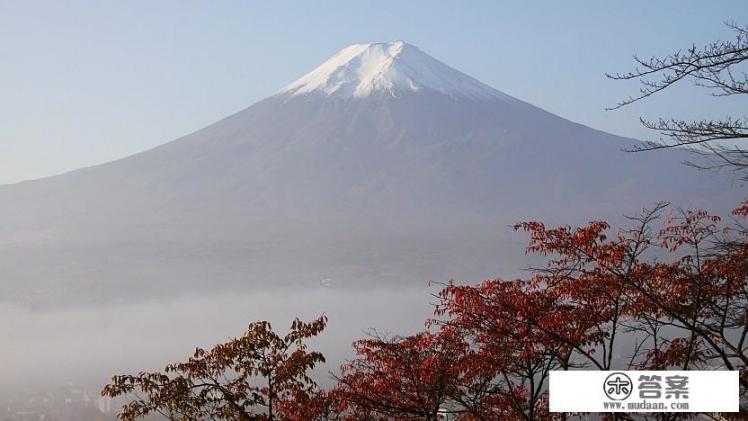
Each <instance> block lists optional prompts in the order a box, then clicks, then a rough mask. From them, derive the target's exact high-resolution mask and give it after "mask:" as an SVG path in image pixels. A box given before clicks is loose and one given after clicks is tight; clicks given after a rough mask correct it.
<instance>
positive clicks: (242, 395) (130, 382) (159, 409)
mask: <svg viewBox="0 0 748 421" xmlns="http://www.w3.org/2000/svg"><path fill="white" fill-rule="evenodd" d="M326 323H327V318H326V317H324V316H322V317H320V318H318V319H316V320H313V321H311V322H309V323H305V322H302V321H300V320H298V319H296V320H294V321H293V323H292V324H291V329H290V331H289V333H288V334H287V335H285V336H279V335H278V334H277V333H275V332H274V331H273V330H272V327H271V326H270V323H268V322H256V323H252V324H250V325H249V327H248V329H247V331H246V332H245V333H244V335H242V336H241V337H239V338H236V339H232V340H230V341H228V342H226V343H223V344H219V345H216V346H215V347H213V348H212V349H210V350H207V351H206V350H204V349H200V348H198V349H196V350H195V352H194V354H193V355H192V357H190V358H189V359H188V360H187V361H186V362H180V363H174V364H170V365H168V366H166V368H165V369H164V371H163V372H153V373H146V372H141V373H139V374H137V375H119V376H115V377H113V378H112V383H111V384H109V385H107V386H105V387H104V390H103V391H102V395H104V396H110V397H116V396H133V397H134V399H133V400H132V401H131V402H129V403H127V404H126V405H124V407H123V408H122V411H121V412H120V413H119V415H118V417H119V419H121V420H123V421H130V420H137V419H141V418H143V417H145V416H148V415H149V414H160V415H162V416H164V417H165V418H167V419H169V420H175V421H176V420H179V421H203V420H244V421H249V420H268V421H272V420H274V419H294V416H293V414H289V415H287V414H284V413H283V411H284V410H288V411H293V410H298V408H296V407H294V406H293V405H289V404H288V402H291V401H292V402H296V403H302V402H305V403H306V404H308V405H309V406H310V407H311V403H313V402H318V398H319V396H318V391H317V388H316V384H315V382H314V381H313V380H312V379H311V378H310V377H309V370H311V369H312V368H314V367H315V366H316V365H317V364H319V363H323V362H324V361H325V358H324V356H323V355H322V354H321V353H319V352H316V351H308V349H307V345H306V343H305V341H306V340H307V339H309V338H312V337H315V336H317V335H318V334H319V333H320V332H322V330H323V329H324V328H325V325H326ZM305 419H306V418H305Z"/></svg>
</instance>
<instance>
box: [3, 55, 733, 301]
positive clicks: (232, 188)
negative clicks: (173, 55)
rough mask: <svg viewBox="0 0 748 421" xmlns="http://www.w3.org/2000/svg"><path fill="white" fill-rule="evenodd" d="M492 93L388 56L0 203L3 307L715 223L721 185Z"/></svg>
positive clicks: (422, 264) (444, 71)
mask: <svg viewBox="0 0 748 421" xmlns="http://www.w3.org/2000/svg"><path fill="white" fill-rule="evenodd" d="M636 143H637V141H635V140H632V139H625V138H621V137H617V136H614V135H611V134H607V133H604V132H601V131H598V130H594V129H591V128H589V127H585V126H583V125H580V124H576V123H573V122H570V121H568V120H565V119H563V118H561V117H559V116H556V115H553V114H551V113H549V112H546V111H544V110H542V109H540V108H538V107H536V106H533V105H531V104H528V103H526V102H523V101H521V100H519V99H516V98H513V97H511V96H509V95H507V94H504V93H502V92H500V91H498V90H496V89H494V88H492V87H490V86H488V85H486V84H484V83H481V82H479V81H478V80H476V79H473V78H471V77H469V76H467V75H465V74H463V73H461V72H459V71H458V70H455V69H453V68H451V67H449V66H447V65H445V64H444V63H442V62H440V61H438V60H437V59H435V58H433V57H431V56H429V55H428V54H426V53H425V52H423V51H421V50H420V49H418V48H417V47H415V46H412V45H410V44H407V43H404V42H401V41H396V42H391V43H378V44H358V45H352V46H350V47H347V48H344V49H343V50H341V51H340V52H339V53H337V54H336V55H335V56H333V57H332V58H330V59H329V60H328V61H326V62H324V63H322V64H321V65H320V66H319V67H317V68H316V69H314V70H312V71H311V72H310V73H308V74H306V75H305V76H302V77H301V78H299V79H298V80H296V81H295V82H293V83H291V84H290V85H288V86H287V87H285V88H283V89H281V90H280V91H279V92H278V93H277V94H275V95H273V96H270V97H268V98H266V99H263V100H261V101H259V102H257V103H256V104H254V105H252V106H250V107H249V108H246V109H244V110H242V111H239V112H238V113H236V114H234V115H231V116H229V117H227V118H225V119H223V120H220V121H218V122H216V123H214V124H212V125H210V126H208V127H205V128H203V129H201V130H199V131H197V132H195V133H192V134H189V135H187V136H184V137H182V138H180V139H177V140H174V141H172V142H169V143H166V144H164V145H162V146H159V147H157V148H155V149H152V150H148V151H145V152H142V153H139V154H136V155H133V156H130V157H127V158H124V159H121V160H118V161H114V162H109V163H105V164H102V165H98V166H95V167H90V168H84V169H80V170H77V171H73V172H70V173H67V174H63V175H59V176H54V177H49V178H44V179H39V180H34V181H28V182H23V183H19V184H14V185H6V186H0V205H1V206H0V220H2V221H3V222H2V224H0V279H2V280H3V282H2V286H3V289H4V294H3V295H2V296H3V297H4V299H8V300H10V299H13V300H16V301H22V302H28V303H40V302H50V301H54V302H59V301H65V300H67V301H94V300H114V299H126V298H127V297H133V296H139V295H143V294H145V295H149V296H151V295H158V294H173V293H175V292H181V291H203V290H211V289H214V288H219V287H220V288H270V287H272V286H279V285H309V286H319V282H320V281H319V280H320V279H325V280H329V279H332V281H330V282H327V283H326V284H324V286H325V287H329V285H333V286H334V287H341V288H343V287H352V286H360V285H364V284H366V285H401V284H407V283H411V284H412V283H414V282H415V283H422V282H424V281H425V280H428V279H435V280H447V279H450V278H452V277H454V278H458V279H481V278H485V277H489V276H495V275H501V274H507V273H513V272H514V271H516V270H517V269H518V268H519V267H521V266H522V263H521V262H522V257H521V256H522V251H523V249H522V247H523V242H524V239H523V237H522V236H517V235H516V234H513V233H511V230H509V229H507V226H508V225H509V224H512V223H513V222H516V221H519V220H527V219H537V218H540V219H544V220H546V221H550V222H551V223H567V222H568V223H579V222H585V221H587V220H590V219H598V218H608V219H616V218H619V217H620V215H621V214H623V213H629V214H630V213H635V212H637V210H638V209H640V208H641V207H642V206H650V205H652V204H653V203H655V202H657V201H670V202H673V203H674V204H677V205H679V206H683V207H706V208H710V209H715V210H718V211H723V210H725V209H729V208H730V207H731V206H733V205H735V204H736V203H737V202H738V200H739V199H740V192H739V191H738V189H737V188H735V187H733V186H731V183H730V181H729V179H728V178H726V177H723V176H721V175H719V174H716V175H715V174H707V173H702V172H698V171H696V170H694V169H692V168H689V167H686V166H684V165H682V164H681V162H682V161H683V159H684V157H685V152H682V151H678V150H671V151H666V152H651V153H638V154H631V153H625V152H622V150H623V149H627V148H630V147H632V146H634V145H636Z"/></svg>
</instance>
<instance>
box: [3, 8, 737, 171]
mask: <svg viewBox="0 0 748 421" xmlns="http://www.w3.org/2000/svg"><path fill="white" fill-rule="evenodd" d="M723 21H736V22H738V23H748V2H745V1H742V0H737V1H714V2H703V1H702V2H696V1H691V2H686V1H677V2H676V1H672V2H666V1H658V2H651V1H632V0H629V1H625V2H607V1H606V2H600V1H586V2H583V1H569V2H555V1H554V2H551V1H546V2H540V1H537V2H525V1H515V2H498V1H486V2H478V1H471V2H426V1H407V2H403V1H384V0H380V1H377V2H363V1H361V2H357V1H350V0H349V1H325V2H293V3H292V2H268V1H263V2H250V1H200V2H198V1H185V0H174V1H167V0H160V1H152V0H143V1H93V0H91V1H87V2H84V1H65V2H59V1H44V2H43V1H28V0H19V1H11V0H0V57H2V61H1V62H0V183H10V182H15V181H19V180H23V179H29V178H38V177H42V176H46V175H52V174H56V173H60V172H63V171H67V170H70V169H75V168H78V167H82V166H87V165H92V164H96V163H101V162H104V161H108V160H112V159H116V158H119V157H123V156H126V155H129V154H131V153H134V152H138V151H141V150H145V149H148V148H150V147H153V146H156V145H158V144H161V143H164V142H167V141H169V140H172V139H174V138H177V137H179V136H181V135H184V134H187V133H189V132H191V131H193V130H195V129H198V128H200V127H202V126H204V125H206V124H209V123H211V122H213V121H215V120H217V119H219V118H221V117H224V116H226V115H228V114H230V113H232V112H235V111H238V110H239V109H242V108H244V107H246V106H249V105H251V104H252V103H253V102H255V101H257V100H259V99H261V98H263V97H265V96H267V95H270V94H272V93H274V92H275V91H277V90H278V89H280V88H281V87H283V86H284V85H286V84H288V83H289V82H291V81H292V80H294V79H296V78H297V77H299V76H301V75H302V74H304V73H306V72H308V71H309V70H311V69H312V68H313V67H315V66H316V65H317V64H319V63H320V62H321V61H323V60H325V59H327V58H328V57H329V56H331V55H332V54H334V53H335V52H336V51H337V50H339V49H340V48H342V47H344V46H346V45H348V44H351V43H361V42H378V41H390V40H394V39H403V40H405V41H407V42H410V43H412V44H415V45H417V46H419V47H420V48H421V49H423V50H425V51H426V52H428V53H430V54H432V55H433V56H435V57H436V58H438V59H440V60H442V61H444V62H446V63H447V64H449V65H451V66H453V67H456V68H458V69H460V70H462V71H464V72H466V73H468V74H470V75H472V76H474V77H476V78H478V79H480V80H482V81H483V82H486V83H488V84H490V85H492V86H494V87H496V88H498V89H499V90H502V91H504V92H506V93H508V94H510V95H514V96H516V97H518V98H520V99H523V100H526V101H528V102H531V103H533V104H535V105H538V106H540V107H542V108H545V109H547V110H549V111H551V112H554V113H556V114H559V115H561V116H563V117H566V118H569V119H571V120H574V121H577V122H580V123H583V124H587V125H589V126H592V127H595V128H599V129H602V130H605V131H609V132H613V133H616V134H622V135H627V136H632V137H643V136H645V135H647V132H646V131H645V130H643V129H642V128H641V127H640V126H639V123H638V117H639V116H640V115H644V116H650V117H655V116H660V115H666V116H677V117H685V118H691V117H696V116H721V115H725V114H739V113H736V112H735V110H742V109H744V107H743V106H742V104H741V103H740V101H739V99H737V98H736V99H728V100H724V99H720V100H715V99H713V98H709V97H708V96H706V95H705V94H704V93H703V92H701V91H698V90H693V89H682V90H678V91H672V92H668V93H666V94H664V95H661V96H659V97H657V98H654V99H653V100H651V101H648V102H646V103H644V104H641V105H637V106H634V107H631V108H628V109H626V110H622V111H617V112H606V111H604V110H603V108H604V107H605V106H607V105H611V104H613V103H615V102H616V100H618V99H621V98H623V97H624V96H626V95H627V94H629V93H634V92H635V91H636V89H637V88H636V86H635V85H632V84H626V83H622V82H614V81H610V80H607V79H606V78H605V76H604V73H605V72H606V71H608V72H610V71H626V70H629V69H631V68H632V66H633V64H632V61H631V56H632V54H634V53H639V54H641V55H643V56H649V55H652V54H663V53H668V52H671V51H673V50H675V49H678V48H686V47H688V46H689V45H690V44H691V43H696V44H702V43H704V42H706V41H711V40H715V39H718V38H731V37H732V34H731V33H730V32H729V30H728V29H727V28H725V27H724V26H723V25H722V22H723Z"/></svg>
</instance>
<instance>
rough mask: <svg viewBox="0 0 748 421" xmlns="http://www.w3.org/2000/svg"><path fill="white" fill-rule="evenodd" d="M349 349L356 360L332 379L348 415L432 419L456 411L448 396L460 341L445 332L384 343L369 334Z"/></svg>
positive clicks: (461, 347) (462, 346) (457, 366)
mask: <svg viewBox="0 0 748 421" xmlns="http://www.w3.org/2000/svg"><path fill="white" fill-rule="evenodd" d="M353 346H354V349H355V352H356V356H357V358H355V359H354V360H352V361H351V362H349V363H348V364H346V365H344V366H343V367H342V368H341V375H340V377H339V378H338V383H339V386H338V389H339V392H340V396H341V397H342V399H344V400H345V402H346V404H347V407H348V410H349V412H350V414H351V415H356V416H357V418H358V417H361V418H363V419H388V420H403V419H423V420H429V421H436V420H438V419H439V417H440V416H441V415H444V414H453V413H455V412H458V410H457V409H456V408H454V407H453V406H452V405H451V400H450V398H451V397H452V396H453V395H454V393H455V392H454V388H455V384H456V382H455V380H456V379H457V377H458V375H459V371H460V369H461V368H460V360H461V357H462V355H463V353H464V352H465V344H464V343H463V341H462V340H461V338H459V337H457V336H454V335H450V334H449V332H446V331H444V332H441V333H440V334H433V333H428V332H422V333H418V334H416V335H412V336H407V337H396V338H389V339H388V338H382V337H379V336H374V337H371V338H368V339H362V340H359V341H357V342H355V343H354V345H353ZM361 418H358V419H361Z"/></svg>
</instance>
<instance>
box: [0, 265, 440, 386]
mask: <svg viewBox="0 0 748 421" xmlns="http://www.w3.org/2000/svg"><path fill="white" fill-rule="evenodd" d="M325 284H329V286H328V285H325ZM436 291H437V289H436V288H435V287H428V286H427V285H426V284H424V285H423V286H422V287H409V288H397V289H384V288H382V289H366V290H359V291H353V290H337V289H336V288H335V286H334V280H324V281H321V282H320V286H319V287H318V288H309V289H275V290H265V291H257V292H253V293H215V294H206V295H183V296H180V297H177V298H172V299H163V298H159V299H151V300H145V301H142V302H138V303H129V304H128V303H124V304H114V305H106V306H98V307H97V306H90V307H85V308H63V309H50V310H39V309H30V308H28V307H19V306H16V305H13V304H2V305H0V317H2V319H3V321H4V322H3V323H0V337H2V338H4V341H3V358H2V359H0V372H2V373H3V375H2V376H0V392H2V393H4V394H6V393H8V392H21V391H22V390H28V392H31V393H32V394H34V393H33V392H34V391H35V390H39V391H46V390H51V389H56V388H57V387H58V385H64V384H71V383H75V384H78V385H81V387H82V388H88V389H89V390H90V391H91V392H98V388H100V387H101V386H102V385H104V384H105V383H106V381H107V380H108V379H109V378H110V377H111V375H112V374H115V373H137V372H138V371H139V370H153V369H161V368H163V366H165V365H166V364H167V363H170V362H175V361H181V360H183V359H185V358H186V357H187V356H188V355H189V354H190V353H191V352H192V351H193V350H194V348H195V347H196V346H201V347H210V346H212V345H214V344H216V343H219V342H223V341H225V340H226V339H228V338H230V337H235V336H238V335H240V334H242V333H243V331H244V329H245V328H246V326H247V324H248V323H250V322H252V321H257V320H268V321H270V322H271V323H272V324H273V327H274V328H275V329H276V330H277V331H279V332H285V331H286V330H287V328H288V325H289V324H290V322H291V320H292V319H293V318H294V317H297V316H298V317H300V318H302V319H306V320H309V319H312V318H314V317H317V316H319V315H320V314H323V313H324V314H326V315H327V316H328V317H329V324H328V328H327V329H326V331H325V332H323V334H322V335H321V336H320V337H319V340H317V341H315V342H314V344H313V346H314V347H315V348H316V349H319V350H321V351H323V352H324V354H325V356H326V357H327V358H328V364H327V365H326V367H323V368H322V369H321V370H319V372H318V376H319V378H320V382H321V383H324V382H326V381H327V380H328V379H329V375H328V374H327V372H328V371H332V370H335V369H336V368H337V367H338V366H339V365H340V363H341V362H343V361H344V360H345V359H346V358H349V357H350V356H351V355H352V354H351V347H350V343H351V342H352V341H353V340H355V339H357V338H360V337H362V336H363V335H364V334H365V332H364V331H365V330H366V329H369V328H376V329H377V330H379V331H380V332H385V333H393V334H407V333H412V332H414V331H416V330H418V329H421V328H423V323H424V321H425V319H426V318H428V317H429V316H430V315H431V312H432V307H431V305H430V303H432V302H433V301H434V298H433V297H432V296H431V294H432V293H433V292H436ZM19 386H20V387H19ZM94 388H97V389H96V390H93V389H94Z"/></svg>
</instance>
